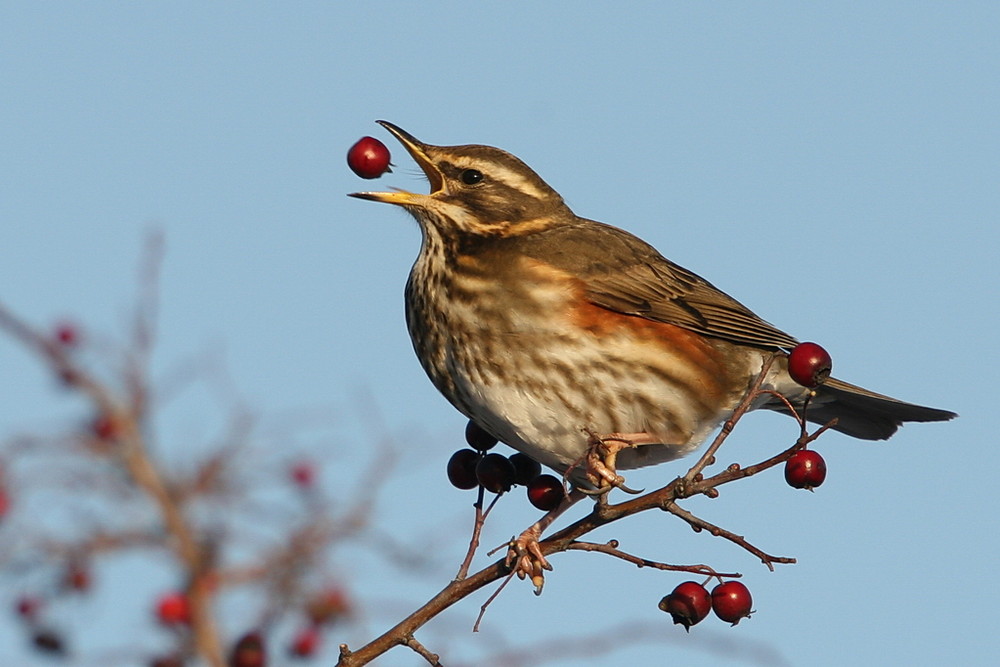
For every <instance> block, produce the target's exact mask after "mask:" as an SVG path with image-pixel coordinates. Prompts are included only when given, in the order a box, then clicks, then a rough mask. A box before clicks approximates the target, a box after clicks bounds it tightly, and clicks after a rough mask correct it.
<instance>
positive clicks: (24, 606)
mask: <svg viewBox="0 0 1000 667" xmlns="http://www.w3.org/2000/svg"><path fill="white" fill-rule="evenodd" d="M41 608H42V600H41V598H37V597H35V596H33V595H22V596H21V597H19V598H18V599H17V606H16V609H17V615H18V616H20V617H21V618H23V619H25V620H28V621H33V620H35V618H36V617H37V616H38V611H39V610H40V609H41Z"/></svg>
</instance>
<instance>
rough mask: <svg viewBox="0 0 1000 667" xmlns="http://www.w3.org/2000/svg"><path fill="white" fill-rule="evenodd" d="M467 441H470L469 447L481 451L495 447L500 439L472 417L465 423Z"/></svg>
mask: <svg viewBox="0 0 1000 667" xmlns="http://www.w3.org/2000/svg"><path fill="white" fill-rule="evenodd" d="M465 441H466V442H467V443H469V447H472V448H473V449H475V450H478V451H480V452H485V451H487V450H490V449H493V448H494V447H495V446H496V444H497V443H498V442H499V440H497V439H496V438H494V437H493V436H492V435H490V434H489V433H487V432H486V431H485V430H484V429H483V427H482V426H480V425H479V424H477V423H476V422H474V421H472V420H471V419H470V420H469V423H468V424H466V425H465Z"/></svg>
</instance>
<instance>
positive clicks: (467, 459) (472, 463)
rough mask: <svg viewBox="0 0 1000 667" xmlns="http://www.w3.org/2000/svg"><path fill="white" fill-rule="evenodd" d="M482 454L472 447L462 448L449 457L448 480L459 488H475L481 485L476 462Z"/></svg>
mask: <svg viewBox="0 0 1000 667" xmlns="http://www.w3.org/2000/svg"><path fill="white" fill-rule="evenodd" d="M481 456H482V454H480V453H479V452H474V451H472V450H471V449H460V450H458V451H457V452H455V453H454V454H452V455H451V458H450V459H448V481H449V482H451V483H452V486H454V487H455V488H458V489H474V488H476V487H477V486H479V479H478V478H477V477H476V464H477V463H479V458H480V457H481Z"/></svg>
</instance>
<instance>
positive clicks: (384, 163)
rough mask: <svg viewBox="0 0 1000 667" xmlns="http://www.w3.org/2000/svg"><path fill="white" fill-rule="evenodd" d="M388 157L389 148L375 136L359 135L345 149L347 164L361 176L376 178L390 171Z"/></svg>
mask: <svg viewBox="0 0 1000 667" xmlns="http://www.w3.org/2000/svg"><path fill="white" fill-rule="evenodd" d="M389 159H390V155H389V149H388V148H386V146H385V144H383V143H382V142H381V141H379V140H378V139H376V138H375V137H361V139H359V140H358V142H357V143H356V144H354V145H353V146H351V149H350V150H349V151H347V165H348V166H349V167H350V168H351V171H353V172H354V173H355V174H357V175H358V176H360V177H361V178H378V177H379V176H381V175H382V174H384V173H386V172H389V171H392V170H391V169H389V166H390V163H389Z"/></svg>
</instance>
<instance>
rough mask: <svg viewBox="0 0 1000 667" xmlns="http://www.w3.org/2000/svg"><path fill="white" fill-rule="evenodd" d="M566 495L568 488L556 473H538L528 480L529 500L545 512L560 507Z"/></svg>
mask: <svg viewBox="0 0 1000 667" xmlns="http://www.w3.org/2000/svg"><path fill="white" fill-rule="evenodd" d="M565 496H566V489H564V488H563V484H562V481H561V480H560V479H559V478H558V477H556V476H555V475H548V474H546V475H537V476H536V477H535V478H534V479H533V480H531V481H530V482H528V501H529V502H530V503H531V504H532V505H534V506H535V507H537V508H538V509H540V510H542V511H543V512H551V511H552V510H554V509H555V508H557V507H559V503H561V502H562V499H563V498H564V497H565Z"/></svg>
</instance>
